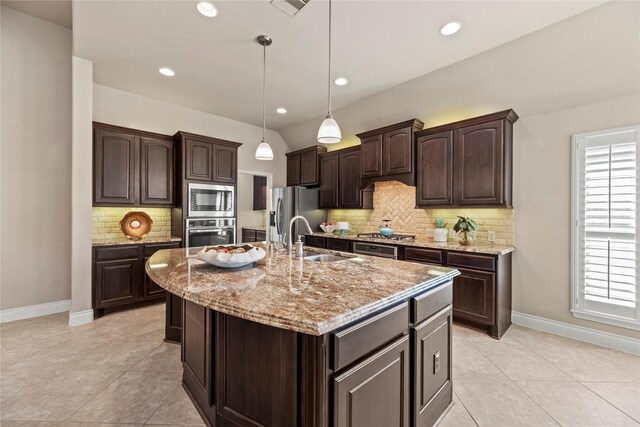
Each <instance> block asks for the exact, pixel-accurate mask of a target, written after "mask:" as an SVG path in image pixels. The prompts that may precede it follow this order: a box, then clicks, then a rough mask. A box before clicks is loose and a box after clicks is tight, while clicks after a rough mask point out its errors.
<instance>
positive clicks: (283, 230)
mask: <svg viewBox="0 0 640 427" xmlns="http://www.w3.org/2000/svg"><path fill="white" fill-rule="evenodd" d="M272 194H273V196H272V197H273V200H272V205H271V206H272V207H273V209H275V210H274V211H272V212H271V215H270V220H269V225H270V226H271V239H272V240H273V241H276V242H283V243H286V242H287V238H288V236H289V221H290V220H291V218H293V217H294V216H296V215H302V216H303V217H305V218H306V219H307V221H309V225H310V226H311V229H312V230H313V231H314V232H315V231H321V230H320V223H322V222H325V221H326V220H327V210H326V209H318V190H314V189H308V188H303V187H286V188H274V189H273V192H272ZM298 234H303V235H304V234H307V231H306V230H305V226H304V223H303V222H302V221H296V223H295V224H294V226H293V233H292V234H291V241H292V242H295V241H296V239H297V236H298Z"/></svg>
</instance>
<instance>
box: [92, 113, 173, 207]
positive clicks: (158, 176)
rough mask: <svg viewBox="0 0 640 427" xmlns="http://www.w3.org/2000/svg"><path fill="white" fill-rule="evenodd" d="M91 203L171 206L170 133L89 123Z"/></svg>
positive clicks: (99, 204) (171, 152) (102, 204)
mask: <svg viewBox="0 0 640 427" xmlns="http://www.w3.org/2000/svg"><path fill="white" fill-rule="evenodd" d="M93 166H94V167H93V205H94V206H141V205H144V206H173V204H174V189H173V183H174V168H175V164H174V147H173V141H172V140H171V137H170V136H168V135H160V134H155V133H150V132H144V131H140V130H136V129H128V128H123V127H119V126H112V125H106V124H102V123H94V124H93Z"/></svg>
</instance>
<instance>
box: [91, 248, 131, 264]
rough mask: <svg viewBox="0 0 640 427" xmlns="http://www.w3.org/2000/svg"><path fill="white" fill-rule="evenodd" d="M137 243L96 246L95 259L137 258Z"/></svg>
mask: <svg viewBox="0 0 640 427" xmlns="http://www.w3.org/2000/svg"><path fill="white" fill-rule="evenodd" d="M139 248H140V247H139V245H127V246H115V247H106V248H96V249H95V251H96V252H95V254H96V257H95V259H96V261H104V260H108V259H123V258H138V250H139Z"/></svg>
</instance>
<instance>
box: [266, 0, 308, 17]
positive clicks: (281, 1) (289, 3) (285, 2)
mask: <svg viewBox="0 0 640 427" xmlns="http://www.w3.org/2000/svg"><path fill="white" fill-rule="evenodd" d="M309 1H311V0H271V4H272V5H274V6H275V7H276V8H278V9H280V10H281V11H283V12H284V13H286V14H287V15H289V16H290V17H292V18H293V17H294V16H296V13H298V12H300V10H302V8H303V7H305V6H306V5H307V3H309Z"/></svg>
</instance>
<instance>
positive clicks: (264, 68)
mask: <svg viewBox="0 0 640 427" xmlns="http://www.w3.org/2000/svg"><path fill="white" fill-rule="evenodd" d="M266 99H267V45H266V44H263V45H262V142H264V130H265V128H266V127H267V118H266V113H265V112H266V109H265V104H266Z"/></svg>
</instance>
